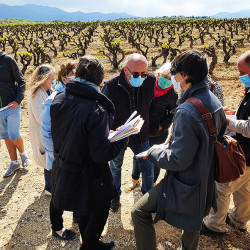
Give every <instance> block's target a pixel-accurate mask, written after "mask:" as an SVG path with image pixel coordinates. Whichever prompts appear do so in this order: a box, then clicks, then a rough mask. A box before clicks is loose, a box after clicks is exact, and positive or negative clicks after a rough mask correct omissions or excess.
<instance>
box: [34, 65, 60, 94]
mask: <svg viewBox="0 0 250 250" xmlns="http://www.w3.org/2000/svg"><path fill="white" fill-rule="evenodd" d="M55 72H56V70H55V68H54V67H52V66H51V65H49V64H42V65H40V66H38V67H37V68H36V70H35V71H34V72H33V74H32V75H31V77H30V79H29V86H30V93H31V97H32V98H34V97H35V96H36V94H37V90H38V89H39V88H40V87H41V85H42V84H44V83H45V82H46V80H47V79H48V78H50V77H51V76H52V75H53V74H54V73H55Z"/></svg>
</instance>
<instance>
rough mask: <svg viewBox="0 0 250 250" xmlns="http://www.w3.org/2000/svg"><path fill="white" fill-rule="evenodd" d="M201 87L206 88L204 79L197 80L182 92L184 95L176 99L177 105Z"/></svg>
mask: <svg viewBox="0 0 250 250" xmlns="http://www.w3.org/2000/svg"><path fill="white" fill-rule="evenodd" d="M202 89H208V88H207V84H206V82H205V81H202V82H198V83H197V84H195V85H192V86H191V87H190V88H189V89H187V90H186V91H185V92H184V95H183V96H182V97H181V98H179V99H178V100H177V105H180V104H182V103H184V102H185V101H186V100H187V99H188V98H189V97H191V96H193V95H194V94H195V93H196V92H198V91H200V90H202Z"/></svg>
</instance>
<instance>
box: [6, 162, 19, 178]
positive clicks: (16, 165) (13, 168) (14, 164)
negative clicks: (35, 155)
mask: <svg viewBox="0 0 250 250" xmlns="http://www.w3.org/2000/svg"><path fill="white" fill-rule="evenodd" d="M18 169H20V163H19V162H18V161H16V162H11V163H10V165H9V167H8V169H7V170H6V172H5V173H4V175H3V177H8V176H11V175H12V174H14V173H15V172H16V171H17V170H18Z"/></svg>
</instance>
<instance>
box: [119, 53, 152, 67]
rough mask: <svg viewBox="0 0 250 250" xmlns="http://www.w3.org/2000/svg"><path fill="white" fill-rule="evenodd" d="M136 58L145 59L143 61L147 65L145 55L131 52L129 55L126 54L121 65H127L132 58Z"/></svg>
mask: <svg viewBox="0 0 250 250" xmlns="http://www.w3.org/2000/svg"><path fill="white" fill-rule="evenodd" d="M136 59H137V60H138V59H142V60H144V61H145V63H146V64H147V67H148V61H147V59H146V57H145V56H143V55H141V54H139V53H133V54H130V55H127V56H126V58H125V60H124V63H123V67H127V65H128V64H129V63H130V62H131V61H133V60H136Z"/></svg>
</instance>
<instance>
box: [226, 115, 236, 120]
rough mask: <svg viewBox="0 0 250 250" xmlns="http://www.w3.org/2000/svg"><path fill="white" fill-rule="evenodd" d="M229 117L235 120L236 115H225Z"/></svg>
mask: <svg viewBox="0 0 250 250" xmlns="http://www.w3.org/2000/svg"><path fill="white" fill-rule="evenodd" d="M227 116H228V117H229V118H231V119H234V120H237V117H236V115H227Z"/></svg>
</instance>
